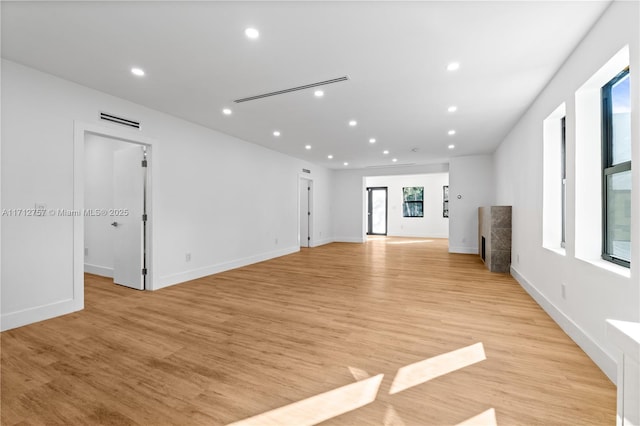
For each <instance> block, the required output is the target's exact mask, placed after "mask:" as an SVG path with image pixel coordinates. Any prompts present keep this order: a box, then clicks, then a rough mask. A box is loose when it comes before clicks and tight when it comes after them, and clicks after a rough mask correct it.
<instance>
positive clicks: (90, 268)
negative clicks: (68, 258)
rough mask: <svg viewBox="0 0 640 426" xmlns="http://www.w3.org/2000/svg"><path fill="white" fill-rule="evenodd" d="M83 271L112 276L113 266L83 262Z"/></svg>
mask: <svg viewBox="0 0 640 426" xmlns="http://www.w3.org/2000/svg"><path fill="white" fill-rule="evenodd" d="M84 271H85V272H86V273H88V274H94V275H100V276H101V277H109V278H113V268H108V267H106V266H99V265H92V264H90V263H85V264H84Z"/></svg>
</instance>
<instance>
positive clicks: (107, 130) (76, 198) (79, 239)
mask: <svg viewBox="0 0 640 426" xmlns="http://www.w3.org/2000/svg"><path fill="white" fill-rule="evenodd" d="M86 134H92V135H97V136H102V137H105V138H109V139H117V140H120V141H124V142H128V143H132V144H136V145H141V146H144V147H146V148H147V161H148V163H147V182H146V185H147V188H146V197H147V232H146V238H145V245H146V262H147V277H146V285H145V290H155V286H154V281H155V280H154V277H155V265H156V262H155V250H154V249H153V248H154V246H153V241H154V240H155V238H154V236H155V234H154V221H153V210H154V209H153V207H154V199H155V197H154V192H155V191H154V187H153V185H152V183H153V178H152V177H153V167H154V161H153V160H152V158H153V155H154V151H156V150H157V144H156V140H155V139H151V138H148V137H145V136H142V135H140V133H137V132H134V131H131V130H123V129H119V128H114V127H106V126H100V125H97V124H90V123H84V122H80V121H74V122H73V210H74V212H83V210H84V181H85V172H84V167H85V159H84V151H85V135H86ZM73 299H74V305H75V307H76V308H77V309H83V308H84V215H82V214H77V215H74V216H73Z"/></svg>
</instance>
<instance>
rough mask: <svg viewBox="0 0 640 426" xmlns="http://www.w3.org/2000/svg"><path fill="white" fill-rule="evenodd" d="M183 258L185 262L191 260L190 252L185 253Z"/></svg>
mask: <svg viewBox="0 0 640 426" xmlns="http://www.w3.org/2000/svg"><path fill="white" fill-rule="evenodd" d="M184 260H186V261H187V262H191V253H187V254H185V255H184Z"/></svg>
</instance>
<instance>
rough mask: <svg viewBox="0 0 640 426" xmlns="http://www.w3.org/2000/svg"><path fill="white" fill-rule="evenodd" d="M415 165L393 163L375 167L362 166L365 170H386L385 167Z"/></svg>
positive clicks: (411, 164) (410, 164) (412, 164)
mask: <svg viewBox="0 0 640 426" xmlns="http://www.w3.org/2000/svg"><path fill="white" fill-rule="evenodd" d="M416 164H417V163H402V164H398V163H393V164H384V165H375V166H364V168H365V169H386V168H387V167H399V166H415V165H416Z"/></svg>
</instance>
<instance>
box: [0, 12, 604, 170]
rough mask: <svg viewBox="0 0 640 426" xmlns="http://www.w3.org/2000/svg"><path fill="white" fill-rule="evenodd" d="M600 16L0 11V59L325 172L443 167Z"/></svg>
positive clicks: (480, 142) (519, 108)
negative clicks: (250, 30) (319, 85)
mask: <svg viewBox="0 0 640 426" xmlns="http://www.w3.org/2000/svg"><path fill="white" fill-rule="evenodd" d="M608 4H609V0H607V1H584V2H582V1H549V2H542V1H511V2H506V1H501V2H487V1H472V2H459V1H449V2H446V1H425V2H420V1H414V2H399V1H393V2H391V1H390V2H383V1H377V2H367V1H358V2H292V1H290V2H268V1H260V2H238V1H235V2H204V1H198V2H166V1H163V2H55V1H53V2H8V1H3V2H2V6H1V7H2V56H3V57H4V58H7V59H10V60H13V61H16V62H19V63H22V64H25V65H28V66H31V67H34V68H37V69H40V70H43V71H46V72H48V73H51V74H54V75H57V76H60V77H63V78H65V79H68V80H71V81H74V82H77V83H80V84H82V85H85V86H88V87H92V88H94V89H97V90H100V91H103V92H107V93H110V94H113V95H115V96H119V97H121V98H125V99H128V100H131V101H133V102H136V103H139V104H142V105H145V106H148V107H150V108H153V109H156V110H159V111H163V112H166V113H169V114H172V115H174V116H177V117H181V118H184V119H186V120H190V121H192V122H195V123H199V124H201V125H203V126H206V127H209V128H212V129H216V130H219V131H222V132H225V133H228V134H231V135H234V136H237V137H239V138H241V139H244V140H247V141H250V142H253V143H256V144H260V145H263V146H266V147H268V148H271V149H274V150H276V151H280V152H283V153H286V154H289V155H291V156H294V157H298V158H302V159H306V160H309V161H311V162H313V163H316V164H320V165H323V166H326V167H330V168H345V167H344V166H343V162H345V161H348V162H349V166H348V167H349V168H360V167H369V166H383V165H392V164H394V163H392V162H391V159H392V158H397V159H398V161H397V163H396V164H427V163H442V162H446V161H447V160H448V158H449V156H453V155H455V156H458V155H471V154H480V153H491V152H493V151H494V150H495V149H496V147H497V145H498V144H499V143H500V141H501V140H502V138H503V137H504V136H505V135H506V133H507V132H508V131H509V130H510V129H511V127H512V126H513V125H514V124H515V122H516V120H517V119H518V118H519V117H520V115H522V113H523V112H524V111H525V109H526V108H527V107H528V105H529V104H530V103H531V102H532V101H533V99H534V98H535V96H536V95H537V94H538V93H539V92H540V90H541V89H542V88H543V87H544V85H545V84H546V83H547V82H548V81H549V79H550V78H551V77H552V76H553V74H554V73H555V72H556V70H557V69H558V68H559V67H560V65H561V64H562V62H563V61H564V59H565V58H566V57H567V56H568V55H569V54H570V52H571V51H572V50H573V48H574V47H575V46H576V44H577V43H578V42H579V41H580V40H581V39H582V37H584V35H585V33H586V32H587V31H588V29H589V28H590V27H591V26H592V25H593V24H594V22H595V21H596V20H597V19H598V17H599V16H600V15H601V14H602V12H603V11H604V9H605V8H606V7H607V5H608ZM247 27H255V28H257V29H258V30H259V31H260V38H259V39H257V40H249V39H248V38H246V37H245V35H244V30H245V28H247ZM452 61H458V62H460V64H461V66H460V69H459V70H458V71H456V72H449V71H447V70H446V67H447V64H448V63H450V62H452ZM133 66H139V67H141V68H143V69H144V70H145V71H146V76H145V77H142V78H140V77H135V76H133V75H132V74H131V72H130V69H131V67H133ZM343 75H348V76H349V78H350V80H349V81H347V82H341V83H336V84H332V85H328V86H326V87H324V91H325V96H324V97H323V98H321V99H318V98H315V97H314V96H313V91H314V89H308V90H303V91H299V92H294V93H289V94H284V95H280V96H275V97H269V98H265V99H260V100H256V101H252V102H247V103H242V104H234V102H233V100H234V99H238V98H242V97H246V96H252V95H257V94H261V93H265V92H272V91H276V90H281V89H286V88H289V87H294V86H299V85H304V84H308V83H313V82H317V81H324V80H328V79H332V78H336V77H340V76H343ZM450 105H456V106H457V107H458V111H457V112H455V113H449V112H447V107H448V106H450ZM224 107H229V108H232V109H233V114H232V115H230V116H225V115H223V114H222V113H221V110H222V108H224ZM110 112H113V113H118V111H110ZM129 118H134V119H135V118H136V117H129ZM351 119H355V120H357V121H358V126H356V127H354V128H352V127H349V126H348V124H347V123H348V121H349V120H351ZM276 129H277V130H280V131H281V132H282V135H281V136H280V137H279V138H275V137H274V136H273V135H272V133H273V131H274V130H276ZM450 129H455V130H456V132H457V133H456V134H455V135H454V136H448V135H447V132H448V130H450ZM372 137H373V138H376V140H377V142H376V143H375V144H370V143H369V142H368V141H369V138H372ZM451 143H453V144H455V146H456V148H455V149H454V150H449V149H448V148H447V146H448V145H449V144H451ZM307 144H309V145H311V146H312V148H311V150H306V149H305V145H307ZM384 149H388V150H389V151H390V154H389V155H383V154H382V151H383V150H384ZM412 149H417V152H413V151H412ZM328 154H333V156H334V159H333V160H329V159H327V155H328Z"/></svg>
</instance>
